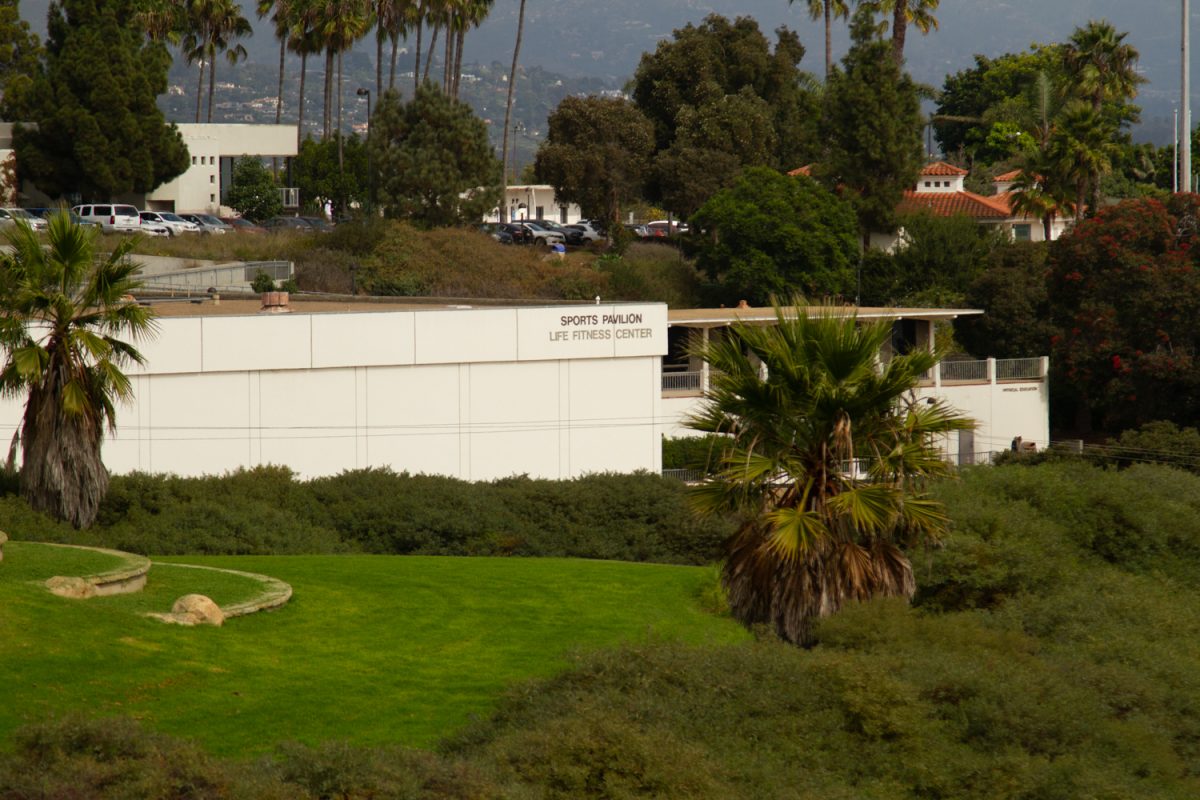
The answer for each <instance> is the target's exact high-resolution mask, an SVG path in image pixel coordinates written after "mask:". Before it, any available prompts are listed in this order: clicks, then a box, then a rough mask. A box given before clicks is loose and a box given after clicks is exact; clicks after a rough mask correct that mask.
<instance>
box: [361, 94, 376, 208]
mask: <svg viewBox="0 0 1200 800" xmlns="http://www.w3.org/2000/svg"><path fill="white" fill-rule="evenodd" d="M357 94H358V96H359V97H365V98H367V213H368V214H374V213H375V171H374V170H373V169H371V90H370V89H366V88H363V87H359V89H358V92H357Z"/></svg>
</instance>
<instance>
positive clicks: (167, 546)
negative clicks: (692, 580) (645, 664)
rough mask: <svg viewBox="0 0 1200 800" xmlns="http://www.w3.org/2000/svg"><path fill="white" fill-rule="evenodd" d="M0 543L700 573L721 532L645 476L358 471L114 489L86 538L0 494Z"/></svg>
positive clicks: (144, 481) (124, 480)
mask: <svg viewBox="0 0 1200 800" xmlns="http://www.w3.org/2000/svg"><path fill="white" fill-rule="evenodd" d="M10 488H11V487H10ZM0 530H5V531H7V532H8V533H9V535H10V536H13V537H14V538H19V539H40V540H43V541H64V542H75V543H79V544H98V545H103V546H106V547H115V548H118V549H121V550H129V551H132V552H136V553H145V554H159V555H169V554H193V553H202V554H256V555H268V554H297V553H311V554H319V553H343V552H362V553H393V554H421V555H513V556H573V557H579V558H608V559H617V560H623V561H655V562H668V563H678V564H703V563H707V562H710V561H712V560H713V559H715V558H716V557H717V556H718V554H719V550H720V544H721V542H722V540H723V539H724V537H725V536H726V535H728V532H729V531H728V525H727V524H724V523H722V522H721V521H719V520H710V521H705V522H700V521H697V520H695V519H694V518H693V516H692V514H691V513H690V512H689V510H688V508H687V504H686V498H685V495H684V486H683V484H681V483H679V482H677V481H672V480H668V479H664V478H661V477H659V476H656V475H649V474H639V475H615V474H612V475H609V474H606V475H591V476H587V477H584V478H579V479H576V480H571V481H550V480H533V479H530V478H524V477H514V478H506V479H503V480H497V481H493V482H490V483H468V482H466V481H461V480H456V479H454V478H443V477H434V476H427V475H397V474H395V473H393V472H390V471H388V470H358V471H353V472H344V473H342V474H341V475H337V476H335V477H329V478H318V479H314V480H310V481H299V480H296V479H295V478H294V476H293V475H292V473H291V472H290V471H289V470H287V469H286V468H281V467H262V468H257V469H253V470H247V471H241V472H235V473H232V474H229V475H226V476H221V477H206V478H179V477H174V476H163V475H145V474H134V475H126V476H114V478H113V481H112V486H111V488H110V489H109V493H108V497H107V498H105V501H104V504H103V506H102V507H101V509H100V516H99V519H98V522H97V524H96V526H95V527H94V528H93V529H91V530H89V531H74V530H72V529H70V528H69V527H66V526H63V525H58V524H55V523H52V522H50V521H48V520H46V519H45V518H44V517H42V516H40V515H35V514H33V513H32V512H30V511H29V510H28V507H27V506H25V504H24V503H23V502H22V501H21V500H20V498H18V497H16V496H13V495H12V494H9V495H7V496H5V497H3V498H0Z"/></svg>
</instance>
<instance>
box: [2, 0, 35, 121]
mask: <svg viewBox="0 0 1200 800" xmlns="http://www.w3.org/2000/svg"><path fill="white" fill-rule="evenodd" d="M41 54H42V46H41V44H39V43H38V38H37V36H35V35H34V34H33V32H32V31H31V30H30V29H29V23H28V22H25V21H24V20H22V19H21V11H20V7H19V4H18V2H17V0H0V94H3V98H4V111H3V113H4V117H5V119H20V118H21V117H20V112H21V110H22V108H23V103H24V101H25V98H26V97H27V95H28V89H29V87H30V86H31V85H32V83H33V78H34V77H35V76H36V75H37V74H38V70H39V67H40V62H39V59H40V58H41Z"/></svg>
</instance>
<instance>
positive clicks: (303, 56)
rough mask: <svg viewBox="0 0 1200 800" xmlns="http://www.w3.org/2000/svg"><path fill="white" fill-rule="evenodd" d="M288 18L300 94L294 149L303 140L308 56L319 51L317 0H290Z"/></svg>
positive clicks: (290, 44)
mask: <svg viewBox="0 0 1200 800" xmlns="http://www.w3.org/2000/svg"><path fill="white" fill-rule="evenodd" d="M292 3H293V6H292V9H291V14H290V15H289V18H288V23H289V31H288V37H289V38H288V47H289V48H290V49H291V50H292V52H293V53H296V54H297V55H299V56H300V96H299V99H298V101H297V104H296V150H297V152H299V149H300V145H301V144H302V143H303V142H304V92H305V88H306V84H307V82H308V57H309V56H310V55H313V54H314V53H320V52H321V47H322V45H321V40H320V37H319V36H318V35H317V19H318V16H317V12H318V7H317V0H292Z"/></svg>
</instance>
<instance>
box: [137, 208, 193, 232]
mask: <svg viewBox="0 0 1200 800" xmlns="http://www.w3.org/2000/svg"><path fill="white" fill-rule="evenodd" d="M140 216H141V218H142V226H143V227H145V226H146V225H153V226H155V227H158V228H165V229H166V231H167V235H168V236H178V235H179V234H181V233H199V232H200V226H199V225H197V224H196V223H194V222H188V221H187V220H186V219H184V218H183V217H181V216H179V215H178V214H172V213H171V212H170V211H143V212H141V215H140Z"/></svg>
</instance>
